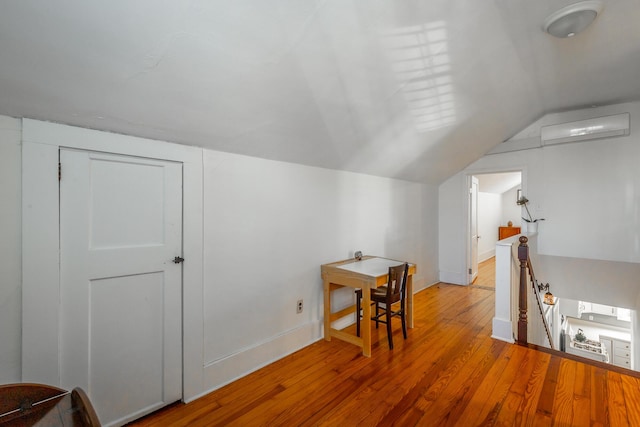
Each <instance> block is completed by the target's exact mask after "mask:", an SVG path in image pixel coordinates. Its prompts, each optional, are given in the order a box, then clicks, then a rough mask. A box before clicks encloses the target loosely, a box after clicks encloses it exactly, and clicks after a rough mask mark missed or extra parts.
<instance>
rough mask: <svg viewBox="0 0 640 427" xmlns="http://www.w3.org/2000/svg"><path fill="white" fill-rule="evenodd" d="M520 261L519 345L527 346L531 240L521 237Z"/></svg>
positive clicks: (519, 247)
mask: <svg viewBox="0 0 640 427" xmlns="http://www.w3.org/2000/svg"><path fill="white" fill-rule="evenodd" d="M519 241H520V245H519V246H518V260H519V261H520V289H519V292H518V295H519V297H518V344H521V345H527V263H528V261H529V246H528V245H527V242H528V241H529V239H528V238H527V237H526V236H520V239H519Z"/></svg>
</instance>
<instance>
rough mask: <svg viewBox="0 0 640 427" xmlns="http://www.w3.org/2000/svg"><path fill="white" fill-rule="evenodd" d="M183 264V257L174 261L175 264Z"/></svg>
mask: <svg viewBox="0 0 640 427" xmlns="http://www.w3.org/2000/svg"><path fill="white" fill-rule="evenodd" d="M181 262H184V258H182V257H179V256H177V257H175V258H174V259H173V263H174V264H180V263H181Z"/></svg>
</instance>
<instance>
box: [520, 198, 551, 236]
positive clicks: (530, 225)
mask: <svg viewBox="0 0 640 427" xmlns="http://www.w3.org/2000/svg"><path fill="white" fill-rule="evenodd" d="M516 203H517V204H518V206H524V209H525V210H526V211H527V216H528V218H525V217H522V219H523V220H524V221H525V222H526V223H527V232H528V233H535V232H537V231H538V222H539V221H544V218H535V219H534V218H533V217H532V216H531V212H529V207H528V206H527V204H528V203H529V199H527V198H526V197H524V196H521V197H520V198H519V199H518V201H517V202H516Z"/></svg>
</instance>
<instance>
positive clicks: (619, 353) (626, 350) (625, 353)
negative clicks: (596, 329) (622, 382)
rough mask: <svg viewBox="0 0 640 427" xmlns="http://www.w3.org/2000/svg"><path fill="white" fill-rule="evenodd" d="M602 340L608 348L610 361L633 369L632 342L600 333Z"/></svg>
mask: <svg viewBox="0 0 640 427" xmlns="http://www.w3.org/2000/svg"><path fill="white" fill-rule="evenodd" d="M600 341H601V342H602V344H604V346H605V347H606V348H607V353H608V354H609V363H611V364H613V365H616V366H621V367H623V368H627V369H631V343H630V342H629V341H625V340H621V339H618V338H612V337H608V336H606V335H600Z"/></svg>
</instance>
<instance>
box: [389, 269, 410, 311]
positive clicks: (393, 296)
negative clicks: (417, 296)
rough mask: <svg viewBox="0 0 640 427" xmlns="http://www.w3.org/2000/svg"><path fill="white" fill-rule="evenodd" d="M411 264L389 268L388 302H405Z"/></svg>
mask: <svg viewBox="0 0 640 427" xmlns="http://www.w3.org/2000/svg"><path fill="white" fill-rule="evenodd" d="M408 272H409V264H408V263H406V262H405V263H404V264H400V265H396V266H395V267H389V281H388V282H387V301H398V300H401V299H402V300H404V297H405V292H406V283H407V274H408Z"/></svg>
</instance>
